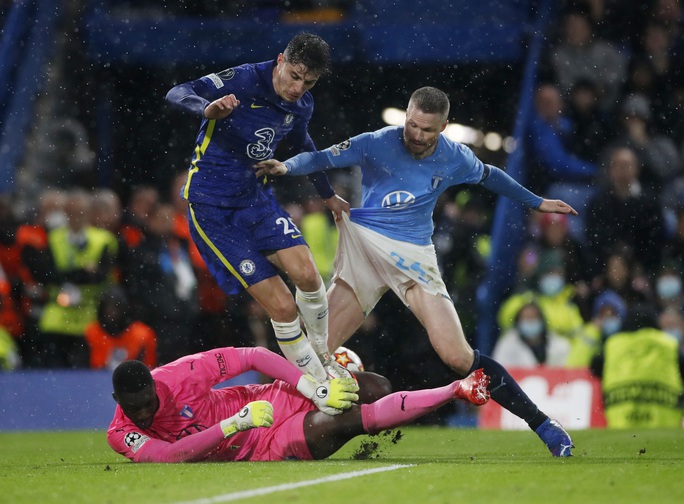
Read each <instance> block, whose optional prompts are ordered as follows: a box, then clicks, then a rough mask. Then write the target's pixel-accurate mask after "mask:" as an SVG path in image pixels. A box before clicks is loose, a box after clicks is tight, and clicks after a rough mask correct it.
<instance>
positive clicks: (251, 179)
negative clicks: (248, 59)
mask: <svg viewBox="0 0 684 504" xmlns="http://www.w3.org/2000/svg"><path fill="white" fill-rule="evenodd" d="M275 64H276V62H275V60H273V61H265V62H262V63H254V64H245V65H240V66H236V67H234V68H229V69H227V70H223V71H222V72H218V73H212V74H209V75H206V76H204V77H202V78H200V79H197V80H194V81H191V82H188V83H184V84H181V85H179V86H190V87H191V88H192V91H194V93H195V94H196V95H198V96H200V97H201V98H203V99H206V100H207V101H208V102H212V101H214V100H217V99H219V98H222V97H223V96H226V95H229V94H231V93H232V94H234V95H235V96H236V98H237V99H238V100H240V105H239V106H238V107H236V108H235V109H234V110H233V112H232V113H231V114H230V115H229V116H228V117H226V118H225V119H221V120H210V119H206V118H203V120H202V124H201V126H200V130H199V133H198V135H197V141H196V144H195V150H194V154H193V157H192V163H191V166H190V170H189V173H188V181H187V183H186V185H185V187H184V189H183V197H184V198H186V199H187V200H189V201H190V202H198V203H205V204H210V205H216V206H225V207H245V206H250V205H253V204H255V203H256V201H257V192H258V191H259V190H262V181H261V180H258V179H257V178H256V177H255V175H254V170H253V169H252V166H253V165H254V164H255V163H257V162H258V161H262V160H264V159H269V158H271V157H272V156H273V152H274V150H275V149H276V146H277V145H278V143H279V142H280V141H281V140H282V139H283V138H285V137H286V136H288V139H289V141H290V144H291V145H292V147H293V148H294V149H295V150H296V151H299V152H303V151H312V150H314V149H315V146H314V144H313V141H312V140H311V137H310V136H309V134H308V131H307V127H308V123H309V120H310V119H311V115H312V113H313V97H312V95H311V93H309V92H308V91H307V92H306V93H304V95H303V96H302V97H301V98H300V99H299V100H297V101H296V102H287V101H285V100H283V99H282V98H281V97H280V96H278V95H277V94H276V92H275V90H274V88H273V69H274V67H275ZM179 86H177V87H179ZM174 89H175V88H174ZM172 91H173V90H172ZM169 97H170V98H169ZM167 98H168V99H170V101H171V102H172V103H174V104H176V105H180V106H183V104H182V103H181V102H182V100H180V99H179V98H178V96H174V95H172V93H170V94H169V96H168V97H167Z"/></svg>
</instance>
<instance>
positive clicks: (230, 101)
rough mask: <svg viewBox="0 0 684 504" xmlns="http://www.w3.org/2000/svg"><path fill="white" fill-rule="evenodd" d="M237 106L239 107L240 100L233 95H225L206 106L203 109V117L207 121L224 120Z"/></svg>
mask: <svg viewBox="0 0 684 504" xmlns="http://www.w3.org/2000/svg"><path fill="white" fill-rule="evenodd" d="M238 105H240V100H238V99H237V98H236V97H235V95H234V94H229V95H226V96H224V97H223V98H219V99H218V100H214V101H213V102H211V103H210V104H209V105H207V108H205V109H204V117H206V118H207V119H225V118H226V117H228V116H229V115H230V114H231V113H232V112H233V110H234V109H235V107H237V106H238Z"/></svg>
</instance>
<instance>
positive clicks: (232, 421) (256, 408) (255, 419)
mask: <svg viewBox="0 0 684 504" xmlns="http://www.w3.org/2000/svg"><path fill="white" fill-rule="evenodd" d="M220 425H221V430H222V431H223V437H225V438H228V437H230V436H232V435H234V434H237V433H238V432H240V431H245V430H248V429H253V428H254V427H270V426H271V425H273V405H272V404H271V403H270V402H268V401H252V402H251V403H248V404H247V406H245V407H244V408H242V409H241V410H240V411H238V412H237V413H236V414H235V415H233V416H232V417H230V418H226V419H225V420H221V422H220Z"/></svg>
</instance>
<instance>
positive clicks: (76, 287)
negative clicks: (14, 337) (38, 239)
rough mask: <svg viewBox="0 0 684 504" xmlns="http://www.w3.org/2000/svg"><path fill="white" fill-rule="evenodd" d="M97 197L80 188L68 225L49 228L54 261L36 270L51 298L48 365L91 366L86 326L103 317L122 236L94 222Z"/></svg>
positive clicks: (44, 338)
mask: <svg viewBox="0 0 684 504" xmlns="http://www.w3.org/2000/svg"><path fill="white" fill-rule="evenodd" d="M90 205H91V198H90V195H88V194H87V193H85V192H83V191H80V190H74V191H71V192H70V193H69V195H68V197H67V202H66V206H65V212H66V216H67V225H66V226H64V227H58V228H56V229H53V230H51V231H50V232H49V233H48V239H47V242H48V246H47V249H46V251H45V252H46V254H47V257H48V258H49V260H48V261H46V262H45V263H44V266H45V270H44V271H34V275H35V277H36V280H38V281H39V282H42V283H43V284H44V285H45V287H46V288H47V290H48V293H49V300H48V302H47V303H46V305H45V307H44V309H43V311H42V313H41V315H40V319H39V321H38V331H39V340H40V345H41V346H42V348H41V357H40V358H41V360H42V364H43V365H44V366H45V367H50V368H54V367H71V368H76V367H88V364H89V363H88V358H89V355H88V345H87V344H86V342H85V339H84V331H85V327H86V325H87V324H88V323H89V322H91V321H93V320H96V319H97V304H98V300H99V297H100V294H101V293H102V291H103V290H104V289H105V288H106V287H107V285H109V284H110V283H111V282H112V280H113V265H114V259H115V257H116V253H117V243H116V237H115V236H114V235H112V234H111V233H110V232H109V231H106V230H104V229H100V228H96V227H94V226H91V225H90Z"/></svg>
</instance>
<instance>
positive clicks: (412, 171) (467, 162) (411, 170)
mask: <svg viewBox="0 0 684 504" xmlns="http://www.w3.org/2000/svg"><path fill="white" fill-rule="evenodd" d="M402 131H403V127H400V126H388V127H386V128H383V129H380V130H378V131H375V132H372V133H362V134H360V135H358V136H355V137H353V138H351V139H350V140H347V141H345V142H342V143H340V144H337V145H333V146H332V147H329V148H327V149H325V150H322V151H320V152H317V153H312V154H304V155H300V156H296V157H294V158H291V159H289V160H287V161H286V164H287V165H288V168H289V169H290V173H291V174H293V175H297V174H305V173H310V172H312V171H317V170H320V169H321V168H324V167H325V166H328V167H330V166H334V167H336V168H342V167H345V166H354V165H359V166H360V167H361V170H362V172H363V178H362V189H363V192H362V205H361V208H354V209H352V211H351V220H352V221H353V222H356V223H358V224H361V225H363V226H365V227H368V228H370V229H372V230H374V231H377V232H378V233H380V234H382V235H385V236H388V237H390V238H393V239H396V240H402V241H406V242H410V243H415V244H418V245H428V244H430V243H432V233H433V227H434V224H433V222H432V212H433V210H434V208H435V205H436V204H437V199H438V198H439V196H440V195H441V194H442V193H443V192H444V191H445V190H446V189H447V188H448V187H451V186H454V185H458V184H477V183H478V182H480V181H481V180H482V178H483V174H484V170H485V166H484V164H483V163H482V161H480V160H479V159H478V158H477V157H476V156H475V154H473V152H472V151H471V150H470V149H469V148H468V147H466V146H465V145H463V144H461V143H458V142H454V141H452V140H449V139H448V138H447V137H446V136H444V135H441V136H440V137H439V142H438V143H437V148H436V150H435V152H434V153H433V154H432V155H431V156H428V157H426V158H424V159H414V158H413V157H412V156H411V154H409V152H408V151H407V150H406V149H405V148H404V146H403V143H402Z"/></svg>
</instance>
